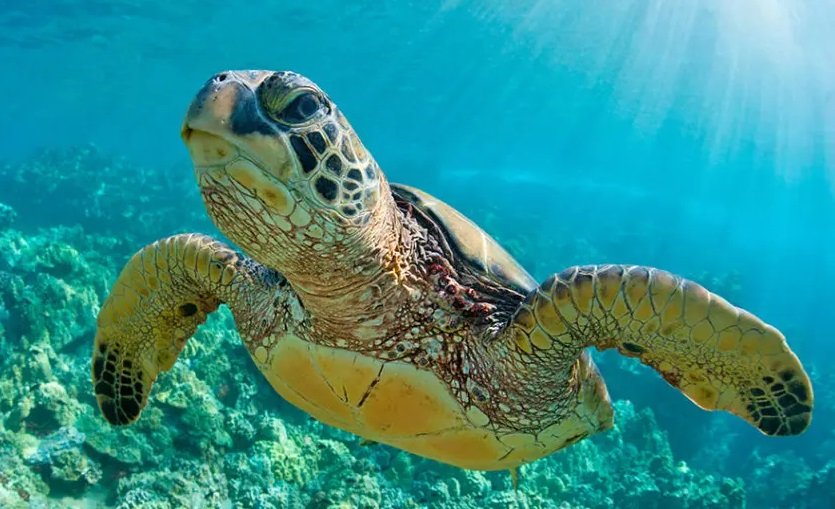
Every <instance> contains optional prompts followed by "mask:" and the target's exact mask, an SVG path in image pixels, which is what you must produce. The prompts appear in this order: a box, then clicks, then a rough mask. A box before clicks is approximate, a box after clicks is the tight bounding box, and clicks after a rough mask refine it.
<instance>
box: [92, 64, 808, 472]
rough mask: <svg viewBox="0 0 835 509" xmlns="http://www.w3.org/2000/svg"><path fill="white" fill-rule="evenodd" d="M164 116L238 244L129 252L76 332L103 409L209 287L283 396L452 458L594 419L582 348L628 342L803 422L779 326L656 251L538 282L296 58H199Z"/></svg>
mask: <svg viewBox="0 0 835 509" xmlns="http://www.w3.org/2000/svg"><path fill="white" fill-rule="evenodd" d="M182 135H183V139H184V140H185V142H186V145H187V146H188V148H189V151H190V153H191V156H192V159H193V161H194V165H195V175H196V178H197V181H198V184H199V186H200V190H201V193H202V196H203V198H204V202H205V204H206V207H207V210H208V212H209V214H210V216H211V217H212V219H213V220H214V221H215V223H216V224H217V226H218V227H219V228H220V229H221V230H222V231H223V232H224V234H226V235H227V236H228V237H229V238H230V239H231V240H232V241H234V242H235V243H236V244H238V245H239V246H241V247H242V248H243V249H244V250H245V252H246V253H247V255H249V256H251V257H252V258H251V259H248V258H246V257H244V256H243V255H237V254H235V253H233V252H232V251H231V250H229V248H227V247H226V246H223V245H222V244H220V243H218V242H216V241H212V240H211V239H208V238H206V237H202V236H195V237H189V236H177V237H172V238H170V239H166V240H165V241H162V242H161V243H156V244H153V245H151V246H149V247H146V248H145V249H143V250H142V251H140V253H138V254H137V255H136V256H135V257H134V258H133V259H132V260H131V261H130V262H129V263H128V265H127V266H126V267H125V269H124V271H123V272H122V274H121V275H120V277H119V280H118V281H117V283H116V286H115V287H114V291H113V293H111V295H110V297H109V298H108V301H107V303H106V304H105V306H104V308H103V310H102V313H101V315H100V317H99V331H98V333H97V338H96V347H95V350H94V363H93V375H94V376H93V378H94V383H95V388H96V393H97V397H98V400H99V404H100V405H101V408H102V411H103V413H104V415H105V417H106V418H107V419H108V420H109V421H110V422H112V423H114V424H126V423H129V422H132V421H133V420H135V419H136V418H138V415H139V412H140V411H141V409H142V407H143V406H144V405H145V403H146V401H147V395H148V393H149V391H150V388H151V384H152V383H153V381H154V379H155V378H156V376H157V374H158V373H159V372H160V371H164V370H167V369H169V368H170V367H171V365H172V364H173V362H174V360H175V359H176V356H177V355H178V354H179V352H180V351H181V349H182V346H183V344H184V342H185V340H186V339H187V338H188V337H189V336H190V335H191V334H192V333H193V332H194V330H195V328H196V327H197V326H198V325H199V324H200V323H202V321H203V320H204V319H205V315H206V314H207V313H209V312H211V311H213V310H214V309H215V308H216V307H217V306H218V305H219V304H220V303H226V304H227V305H229V307H230V308H231V309H232V312H233V314H234V316H235V320H236V324H237V326H238V330H239V332H240V333H241V337H242V338H243V340H244V343H245V345H246V347H247V349H248V351H249V352H250V354H251V355H252V358H253V360H254V361H255V363H256V365H257V366H258V368H259V369H260V370H261V371H262V372H263V373H264V375H265V376H266V377H267V379H268V380H269V381H270V382H271V384H272V385H273V387H274V388H275V389H276V390H277V391H278V392H279V393H280V394H281V395H282V396H283V397H285V398H286V399H288V400H289V401H290V402H292V403H293V404H295V405H297V406H298V407H300V408H302V409H303V410H305V411H307V412H309V413H310V414H311V415H313V416H314V417H316V418H318V419H320V420H322V421H324V422H326V423H328V424H331V425H334V426H338V427H340V428H343V429H346V430H348V431H351V432H353V433H356V434H358V435H361V436H363V437H365V438H368V439H371V440H375V441H380V442H384V443H388V444H390V445H393V446H396V447H400V448H402V449H405V450H408V451H411V452H414V453H416V454H420V455H423V456H427V457H431V458H434V459H437V460H439V461H443V462H446V463H450V464H453V465H458V466H461V467H465V468H478V469H503V468H515V467H516V466H518V465H520V464H522V463H526V462H530V461H533V460H535V459H537V458H540V457H542V456H544V455H547V454H550V453H551V452H553V451H555V450H558V449H560V448H562V447H565V446H566V445H569V444H571V443H573V442H576V441H577V440H580V439H582V438H583V437H585V436H587V435H589V434H591V433H594V432H596V431H600V430H603V429H606V428H608V427H610V426H611V425H612V408H611V405H610V402H609V398H608V394H607V391H606V388H605V385H604V384H603V381H602V379H601V378H600V375H599V373H598V372H597V369H596V368H595V366H594V364H593V362H592V361H591V359H590V358H589V356H588V354H586V353H585V352H584V351H583V349H584V348H586V347H588V346H595V347H597V348H599V349H604V348H618V349H619V350H620V351H621V352H623V353H626V354H627V355H630V356H636V357H638V358H640V360H641V361H642V362H644V363H646V364H648V365H651V366H653V367H655V368H656V369H657V370H658V371H660V372H661V373H662V374H663V375H664V376H665V379H666V380H667V381H669V382H670V383H671V384H673V385H675V386H677V387H679V388H681V389H682V391H683V392H684V393H685V394H686V395H687V396H688V397H690V398H691V399H693V400H694V401H695V402H696V403H697V404H699V405H700V406H702V407H703V408H709V409H713V408H719V409H726V410H730V411H731V412H733V413H735V414H737V415H740V416H742V417H744V418H746V419H748V420H749V421H750V422H752V423H753V424H755V425H756V426H758V427H759V428H760V429H761V430H762V431H764V432H766V433H769V434H796V433H799V432H801V431H803V429H805V428H806V426H807V425H808V423H809V419H810V417H811V407H812V392H811V386H810V385H809V381H808V377H806V374H805V373H804V372H803V369H802V367H801V366H800V364H799V362H798V361H797V359H796V357H794V355H793V354H792V353H791V351H790V350H789V349H788V347H787V346H786V344H785V341H784V339H783V337H782V336H781V335H780V334H779V333H778V332H777V331H776V330H774V329H773V328H770V327H769V326H767V325H765V324H763V323H762V322H761V321H759V320H757V319H756V318H754V317H752V316H751V315H750V314H747V313H745V312H743V311H741V310H737V309H736V308H733V307H732V306H730V305H729V304H727V303H726V302H724V301H722V300H721V299H719V298H718V297H716V296H714V295H712V294H710V293H708V292H706V291H705V290H703V289H701V287H698V286H697V285H695V284H693V283H689V282H685V281H683V280H681V279H679V278H675V277H674V276H671V275H669V274H667V273H665V272H661V271H655V269H646V268H636V267H632V268H623V267H619V266H605V267H581V268H573V269H570V270H568V271H565V272H563V273H561V274H560V275H559V276H555V277H553V278H550V279H548V280H547V281H546V282H544V283H543V284H542V285H540V286H539V287H538V288H537V287H536V285H535V284H534V283H533V282H529V279H530V277H529V276H528V275H527V274H526V273H524V270H523V269H521V268H520V267H518V266H516V265H515V262H513V261H512V260H510V259H509V258H507V257H506V256H505V255H502V256H497V255H498V254H499V253H498V251H500V248H499V247H498V246H497V245H496V244H495V243H494V241H493V240H492V239H490V238H489V237H487V236H486V235H485V234H484V233H483V232H481V231H480V230H478V228H477V227H476V226H474V225H472V223H470V222H469V221H468V220H466V219H465V218H458V219H454V218H451V217H449V215H448V214H449V212H444V210H448V209H444V208H437V207H439V206H438V205H432V204H426V203H422V204H418V203H417V202H415V201H414V199H416V198H409V197H408V196H407V195H408V192H407V191H403V192H401V191H398V190H397V189H395V191H394V192H392V189H391V188H390V186H389V184H388V183H387V181H386V179H385V176H384V175H383V174H382V172H381V170H380V168H379V166H378V165H377V163H376V162H375V161H374V160H373V158H372V157H371V155H370V154H369V153H368V152H367V151H366V150H365V148H364V147H363V146H362V143H361V142H360V141H359V138H358V137H357V136H356V134H355V133H354V131H353V129H352V128H351V126H350V125H349V124H348V122H347V120H346V119H345V117H344V116H343V115H342V114H341V113H340V112H339V110H338V109H337V107H336V106H335V105H334V104H333V103H332V102H331V101H330V99H328V98H327V96H326V95H325V94H324V92H322V91H321V90H320V89H319V88H318V87H316V85H315V84H313V83H312V82H310V81H309V80H307V79H305V78H303V77H301V76H299V75H296V74H293V73H273V72H266V71H248V72H242V73H233V72H227V73H221V74H219V75H217V76H215V77H214V78H213V79H212V80H210V81H209V82H208V83H207V84H206V85H205V86H204V87H203V89H202V90H201V91H200V92H199V93H198V95H197V97H196V99H195V100H194V102H193V103H192V105H191V107H190V109H189V112H188V114H187V116H186V122H185V124H184V126H183V133H182ZM398 189H400V188H398ZM426 198H431V197H428V196H427V197H426ZM410 200H411V201H410ZM433 200H434V199H433ZM433 207H435V208H433ZM444 207H446V206H444ZM433 214H435V216H433ZM450 221H454V225H455V228H456V229H455V233H454V235H455V239H453V238H451V237H450V235H453V234H451V233H449V231H451V230H449V229H448V227H449V226H451V225H452V223H450ZM453 240H455V241H466V242H467V243H471V244H473V247H477V248H478V249H471V250H463V251H462V250H461V249H458V250H457V251H456V248H453V247H451V245H452V244H454V242H453ZM479 249H480V250H479ZM149 260H153V261H149ZM491 260H493V261H495V260H502V261H500V262H497V263H498V264H499V265H498V266H497V265H492V266H491V265H490V264H491V263H492V262H491ZM496 269H499V271H498V273H501V272H502V271H504V272H505V273H512V274H514V275H515V276H514V279H513V282H512V283H511V282H510V280H507V279H502V277H501V276H497V275H496V274H497V272H496ZM525 293H527V295H525ZM618 296H621V297H618ZM618 299H620V300H618ZM679 301H681V302H684V303H686V305H685V306H682V305H681V304H676V302H679ZM662 302H663V305H662V304H661V303H662ZM706 322H707V323H708V324H710V326H711V331H707V329H706V328H705V325H704V324H705V323H706ZM708 332H710V334H708ZM711 334H712V335H711ZM734 334H735V335H734ZM778 380H782V382H784V383H785V384H786V385H785V386H783V385H782V384H781V383H780V382H778ZM790 399H791V401H790ZM773 414H776V415H773Z"/></svg>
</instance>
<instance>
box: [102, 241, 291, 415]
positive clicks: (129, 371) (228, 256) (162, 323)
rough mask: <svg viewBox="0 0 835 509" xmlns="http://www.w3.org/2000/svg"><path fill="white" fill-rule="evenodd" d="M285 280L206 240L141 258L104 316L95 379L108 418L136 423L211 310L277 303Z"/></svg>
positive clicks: (153, 247) (146, 252) (164, 245)
mask: <svg viewBox="0 0 835 509" xmlns="http://www.w3.org/2000/svg"><path fill="white" fill-rule="evenodd" d="M279 279H282V278H281V276H280V275H278V273H276V272H274V271H271V270H269V269H266V268H264V267H262V266H260V265H258V264H256V263H254V262H252V261H251V260H244V259H243V258H242V257H241V256H240V255H238V254H237V253H235V252H234V251H233V250H231V249H230V248H229V247H227V246H226V245H225V244H223V243H221V242H219V241H216V240H214V239H212V238H210V237H207V236H204V235H196V234H184V235H176V236H173V237H168V238H166V239H163V240H160V241H157V242H154V243H153V244H150V245H148V246H146V247H145V248H143V249H142V250H140V251H139V252H137V253H136V254H135V255H133V257H132V258H131V259H130V261H129V262H128V263H127V265H126V266H125V268H124V269H122V272H121V274H120V275H119V278H118V279H117V280H116V283H115V284H114V285H113V289H112V291H111V293H110V295H109V296H108V297H107V300H106V301H105V303H104V305H103V306H102V308H101V311H100V312H99V315H98V322H97V331H96V340H95V346H94V347H93V366H92V367H93V369H92V376H93V386H94V389H95V393H96V399H97V400H98V404H99V408H100V409H101V411H102V414H104V417H105V418H106V419H107V420H108V421H109V422H110V423H111V424H118V425H122V424H130V423H131V422H133V421H135V420H136V419H137V418H138V417H139V413H140V412H141V411H142V408H143V407H144V406H145V403H146V402H147V401H148V393H149V392H150V390H151V386H152V385H153V383H154V380H155V379H156V377H157V374H158V373H159V372H160V371H167V370H169V369H171V366H173V365H174V362H175V361H176V359H177V356H178V355H179V354H180V352H181V351H182V349H183V347H184V346H185V343H186V340H187V339H188V338H189V337H191V335H192V334H194V332H195V331H196V330H197V327H198V326H199V325H200V324H202V323H203V322H204V321H205V320H206V316H207V315H208V314H209V313H211V312H213V311H214V310H216V309H217V307H218V305H220V304H221V303H228V304H229V305H230V307H232V309H233V312H235V311H236V310H237V309H250V307H252V305H253V303H257V302H258V299H261V300H264V301H266V302H272V299H271V298H269V296H270V294H271V288H272V287H273V286H274V285H275V283H276V282H277V281H278V280H279ZM238 318H239V317H238V316H237V313H236V320H237V319H238Z"/></svg>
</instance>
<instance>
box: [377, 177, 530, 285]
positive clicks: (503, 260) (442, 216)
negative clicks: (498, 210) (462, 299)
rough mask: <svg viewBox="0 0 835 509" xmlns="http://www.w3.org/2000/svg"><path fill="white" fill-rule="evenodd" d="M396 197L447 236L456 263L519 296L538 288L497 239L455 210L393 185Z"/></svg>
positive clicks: (411, 190) (422, 194)
mask: <svg viewBox="0 0 835 509" xmlns="http://www.w3.org/2000/svg"><path fill="white" fill-rule="evenodd" d="M391 189H392V193H393V194H394V196H395V198H397V199H399V200H402V201H404V202H406V203H410V204H411V205H413V206H414V207H416V208H417V209H418V210H420V211H421V212H423V213H424V214H425V215H426V216H427V217H428V218H429V219H430V220H432V222H433V223H434V224H435V225H436V226H437V227H438V229H439V230H440V231H441V233H442V234H443V235H444V237H445V239H444V240H446V242H447V244H448V245H449V248H450V250H451V251H452V254H453V256H455V257H456V258H457V259H456V260H453V261H454V262H458V263H464V264H467V265H468V266H469V267H470V269H471V270H475V271H477V272H480V273H481V274H482V275H484V276H486V277H487V278H489V279H491V280H492V281H494V282H496V283H498V284H500V285H502V286H505V287H507V288H510V289H512V290H514V291H516V292H518V293H521V294H523V295H524V294H527V293H528V292H530V291H531V290H533V289H534V288H536V285H537V283H536V281H535V280H534V279H533V278H532V277H531V275H530V274H528V272H527V271H526V270H525V269H524V268H523V267H522V266H521V265H520V264H519V262H517V261H516V260H515V259H514V258H513V257H512V256H511V255H510V253H508V252H507V251H505V249H504V248H503V247H502V246H500V245H499V243H498V242H496V240H495V239H493V237H491V236H490V235H488V234H487V233H485V232H484V230H482V229H481V228H479V227H478V226H477V225H476V224H475V223H474V222H472V221H471V220H470V219H469V218H467V217H466V216H465V215H463V214H461V213H460V212H458V211H457V210H455V209H454V208H452V207H450V206H449V205H447V204H446V203H444V202H443V201H441V200H439V199H437V198H435V197H434V196H432V195H430V194H428V193H425V192H423V191H421V190H419V189H415V188H414V187H409V186H404V185H400V184H392V185H391Z"/></svg>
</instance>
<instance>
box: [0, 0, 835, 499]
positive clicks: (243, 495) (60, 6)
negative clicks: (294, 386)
mask: <svg viewBox="0 0 835 509" xmlns="http://www.w3.org/2000/svg"><path fill="white" fill-rule="evenodd" d="M833 26H835V3H833V2H832V1H831V0H797V1H793V2H784V1H779V0H735V1H722V0H704V1H696V0H680V1H676V2H673V1H664V0H645V1H639V0H623V1H615V0H591V1H585V2H569V1H567V0H539V1H533V0H519V1H514V2H502V1H499V0H484V1H469V0H448V1H438V0H427V1H405V0H404V1H388V0H386V1H376V2H370V1H365V0H361V1H355V2H340V1H335V0H323V1H319V2H297V1H288V2H268V1H264V0H253V1H249V2H220V1H216V0H204V1H201V2H193V1H180V2H156V1H147V2H139V1H134V0H117V1H99V0H96V1H81V0H45V1H29V2H23V1H8V0H0V62H3V63H4V68H5V69H6V71H7V73H6V75H5V76H4V79H3V80H0V98H2V100H0V120H2V124H0V507H3V508H5V507H125V508H127V507H155V508H163V507H172V508H177V507H258V508H271V507H276V508H284V507H288V508H355V507H356V508H377V507H386V508H389V507H396V508H400V507H408V508H417V507H439V508H482V507H484V508H488V507H489V508H504V507H520V508H538V507H542V508H557V507H559V508H575V507H577V508H581V507H583V508H584V507H589V508H592V507H594V508H597V507H614V508H627V507H641V508H645V507H648V508H652V507H658V508H667V507H670V508H677V507H693V508H695V507H699V508H701V507H711V508H713V507H716V508H719V507H751V508H760V507H781V508H789V507H799V508H826V507H835V431H833V430H835V374H833V358H835V347H833V343H832V309H833V306H832V302H833V287H835V70H833V67H832V65H831V62H835V32H833V30H832V27H833ZM225 69H275V70H281V69H289V70H294V71H296V72H299V73H302V74H304V75H306V76H308V77H309V78H310V79H312V80H313V81H315V82H316V83H317V84H318V85H320V86H321V87H322V88H323V89H324V90H325V91H326V92H327V93H328V94H329V96H330V97H331V98H332V99H333V100H334V101H335V102H336V104H338V106H339V108H340V109H341V110H342V111H343V112H344V114H345V115H346V116H347V117H348V119H349V120H350V121H351V123H352V124H353V127H354V128H355V129H356V132H357V133H358V135H359V137H360V138H361V139H362V141H363V143H364V144H365V146H366V147H367V148H368V149H369V150H370V151H371V153H373V155H374V157H375V158H376V160H377V162H378V163H379V164H380V166H381V168H382V169H383V170H384V171H385V173H386V175H387V177H388V178H389V180H390V181H392V182H399V183H405V184H409V185H412V186H416V187H420V188H422V189H424V190H425V191H427V192H429V193H431V194H434V195H436V196H438V197H440V198H442V199H443V200H445V201H446V202H448V203H449V204H451V205H453V206H454V207H456V208H458V209H459V210H460V211H461V212H463V213H465V214H466V215H468V216H469V217H471V218H472V219H473V220H474V221H476V222H477V223H479V224H480V225H481V226H482V227H483V228H484V229H485V230H486V231H487V232H488V233H490V234H491V235H493V236H494V237H495V238H496V239H497V240H498V241H499V242H500V243H501V244H502V245H504V246H505V247H506V248H507V249H508V251H510V252H511V254H513V255H514V256H515V257H516V258H517V259H518V260H519V261H520V263H522V264H523V265H524V266H525V267H526V268H527V269H528V271H529V272H530V273H531V274H532V275H533V276H534V277H535V278H536V279H537V280H543V279H544V278H546V277H547V276H548V275H550V274H552V273H554V272H558V271H560V270H562V269H563V268H565V267H568V266H571V265H576V264H593V263H629V264H642V265H650V266H655V267H661V268H664V269H667V270H670V271H673V272H675V273H677V274H680V275H682V276H685V277H688V278H691V279H694V280H696V281H698V282H699V283H701V284H703V285H705V286H706V287H707V288H709V289H710V290H712V291H714V292H716V293H718V294H720V295H722V296H723V297H725V298H726V299H728V300H729V301H731V302H732V303H733V304H735V305H738V306H740V307H743V308H745V309H747V310H749V311H751V312H753V313H754V314H756V315H757V316H759V317H761V318H762V319H764V320H765V321H767V322H768V323H771V324H773V325H774V326H776V327H777V328H779V329H780V330H781V331H783V332H784V333H785V335H786V337H787V340H788V342H789V345H790V346H791V347H792V349H793V350H794V352H795V353H796V354H797V355H798V357H799V358H800V360H801V361H802V363H803V365H804V366H805V368H806V370H807V372H808V373H809V375H810V377H811V379H812V383H813V386H814V390H815V409H814V418H813V422H812V424H811V426H810V428H809V429H808V430H807V431H806V432H805V433H804V434H802V435H800V436H793V437H779V438H771V437H766V436H763V435H761V434H760V433H759V432H757V431H756V430H755V429H754V428H752V427H750V426H748V425H747V424H746V423H744V422H743V421H742V420H740V419H737V418H735V417H732V416H730V415H728V414H724V413H719V412H704V411H702V410H700V409H698V408H697V407H696V406H694V405H693V404H692V403H690V402H689V401H688V400H687V399H686V398H685V397H684V396H682V395H681V394H680V393H679V392H678V391H677V390H675V389H674V388H673V387H670V386H669V385H668V384H667V383H666V382H664V380H663V379H662V378H661V377H660V376H658V375H657V374H656V373H655V372H653V371H652V370H651V369H649V368H646V367H644V366H642V365H640V364H639V363H637V362H635V361H634V360H631V359H626V358H624V357H622V356H620V355H619V354H617V353H616V352H613V351H607V352H604V353H602V354H601V353H595V354H594V355H595V358H596V359H597V361H598V363H599V365H600V368H601V371H602V373H603V376H604V378H605V379H606V381H607V384H608V387H609V391H610V394H611V396H612V399H613V401H614V404H615V410H616V427H615V428H614V429H613V430H610V431H607V432H605V433H600V434H597V435H594V436H592V437H590V438H587V439H585V440H583V441H582V442H580V443H578V444H576V445H574V446H571V447H569V448H567V449H564V450H562V451H559V452H557V453H555V454H553V455H551V456H549V457H547V458H544V459H541V460H539V461H536V462H534V463H532V464H530V465H526V466H523V467H522V468H521V470H520V472H519V483H518V487H517V488H514V487H513V485H512V483H511V477H510V476H509V475H508V474H507V473H506V472H480V471H468V470H463V469H459V468H456V467H451V466H447V465H443V464H441V463H437V462H434V461H431V460H427V459H423V458H420V457H417V456H414V455H411V454H409V453H406V452H403V451H399V450H397V449H394V448H390V447H388V446H385V445H380V444H366V443H364V442H362V441H361V440H360V439H359V438H358V437H356V436H354V435H351V434H349V433H347V432H343V431H340V430H336V429H335V428H332V427H329V426H327V425H324V424H322V423H319V422H318V421H316V420H315V419H312V418H310V417H309V416H308V415H306V414H305V413H303V412H302V411H300V410H298V409H296V408H295V407H293V406H292V405H291V404H289V403H287V402H285V401H284V400H283V399H281V398H280V397H279V396H278V395H277V394H275V392H274V391H273V390H272V389H271V388H270V386H269V385H268V384H267V382H266V381H265V380H264V379H263V377H262V376H261V375H260V374H259V373H258V371H257V369H256V368H255V367H254V365H253V363H252V361H251V360H250V359H249V357H248V355H247V354H246V351H245V350H244V348H242V346H241V343H240V340H239V338H238V336H237V333H236V332H235V329H234V322H233V320H232V318H231V315H230V314H229V313H228V311H225V310H221V311H220V312H219V313H216V314H214V315H212V316H211V317H210V319H209V321H208V322H207V324H205V325H204V326H202V327H201V328H200V330H199V331H198V333H197V335H196V336H195V337H194V338H193V339H191V340H190V341H189V342H188V344H187V346H186V349H185V351H184V352H183V354H182V355H181V356H180V358H179V360H178V362H177V363H176V364H175V365H174V367H173V368H172V369H171V371H169V372H167V373H163V374H162V375H161V376H160V379H159V380H158V383H157V384H156V386H155V388H154V391H153V393H152V394H151V398H150V402H149V404H148V407H147V408H146V410H145V411H144V413H143V414H142V417H141V418H140V420H139V422H137V423H136V424H135V425H133V426H130V427H126V428H114V427H112V426H110V425H109V424H107V422H106V421H105V420H104V419H103V418H102V417H101V415H100V414H99V410H98V408H97V406H96V401H95V396H94V394H93V387H92V384H91V382H90V371H91V366H90V364H91V360H90V354H91V351H92V345H93V338H94V337H95V331H96V322H95V319H96V314H97V313H98V311H99V309H100V308H101V305H102V303H103V302H104V299H105V298H106V297H107V295H108V293H109V290H110V286H111V285H112V283H113V281H114V280H115V278H116V276H117V275H118V273H119V271H120V270H121V268H122V266H123V265H124V264H125V262H126V261H127V260H128V258H129V257H130V255H131V254H132V253H134V252H135V251H136V250H138V249H140V248H141V247H142V246H144V245H145V244H147V243H149V242H152V241H154V240H156V239H159V238H163V237H166V236H169V235H172V234H175V233H181V232H188V231H200V232H203V233H207V234H210V235H215V236H218V235H220V232H218V230H217V229H216V227H215V226H214V225H213V224H212V223H211V221H210V220H209V218H208V216H207V215H206V212H205V209H204V207H203V205H202V203H201V201H200V196H199V192H198V189H197V185H196V184H195V182H194V176H193V172H192V166H191V162H190V161H189V157H188V152H187V150H186V149H185V147H184V146H183V144H182V141H181V140H180V137H179V131H180V127H181V123H182V120H183V116H184V114H185V112H186V109H187V107H188V105H189V103H190V102H191V101H192V99H193V97H194V96H195V94H196V93H197V91H198V90H199V89H200V87H201V86H203V84H204V83H205V82H206V80H207V79H209V77H211V76H212V75H213V74H214V73H216V72H218V71H222V70H225Z"/></svg>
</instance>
